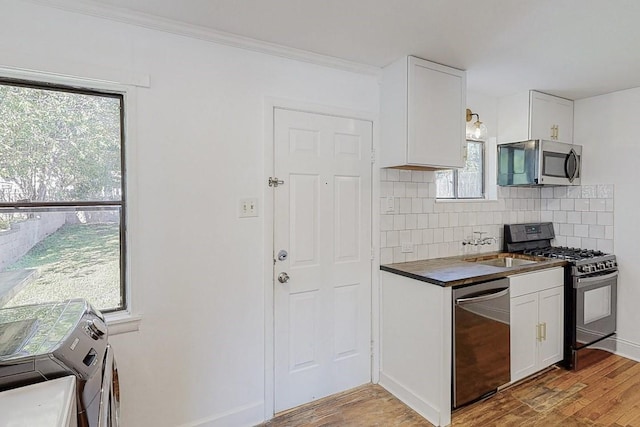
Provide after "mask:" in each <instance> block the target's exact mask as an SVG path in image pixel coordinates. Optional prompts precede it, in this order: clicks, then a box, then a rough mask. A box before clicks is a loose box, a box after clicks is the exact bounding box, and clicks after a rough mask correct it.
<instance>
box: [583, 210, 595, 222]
mask: <svg viewBox="0 0 640 427" xmlns="http://www.w3.org/2000/svg"><path fill="white" fill-rule="evenodd" d="M582 223H583V224H597V223H598V214H597V213H596V212H582Z"/></svg>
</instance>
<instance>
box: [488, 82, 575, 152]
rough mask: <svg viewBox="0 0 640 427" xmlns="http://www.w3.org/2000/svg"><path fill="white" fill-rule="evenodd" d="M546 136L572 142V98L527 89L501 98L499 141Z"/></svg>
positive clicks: (524, 139) (499, 106)
mask: <svg viewBox="0 0 640 427" xmlns="http://www.w3.org/2000/svg"><path fill="white" fill-rule="evenodd" d="M530 139H546V140H551V141H559V142H566V143H573V101H571V100H569V99H564V98H559V97H557V96H553V95H547V94H546V93H541V92H536V91H534V90H531V91H528V92H522V93H517V94H515V95H511V96H507V97H504V98H500V100H499V101H498V143H503V142H517V141H527V140H530Z"/></svg>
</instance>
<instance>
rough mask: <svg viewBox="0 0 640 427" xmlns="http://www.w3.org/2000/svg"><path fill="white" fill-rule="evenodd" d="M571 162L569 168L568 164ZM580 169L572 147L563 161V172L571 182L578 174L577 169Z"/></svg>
mask: <svg viewBox="0 0 640 427" xmlns="http://www.w3.org/2000/svg"><path fill="white" fill-rule="evenodd" d="M570 164H573V169H572V170H571V171H570V170H569V165H570ZM579 170H580V164H579V160H578V155H577V154H576V152H575V150H574V149H573V148H572V149H571V150H569V154H568V155H567V160H565V162H564V172H565V173H566V174H567V178H569V182H573V180H574V179H576V176H577V175H578V171H579Z"/></svg>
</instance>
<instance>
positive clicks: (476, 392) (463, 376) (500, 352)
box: [452, 279, 511, 408]
mask: <svg viewBox="0 0 640 427" xmlns="http://www.w3.org/2000/svg"><path fill="white" fill-rule="evenodd" d="M509 303H510V301H509V281H508V279H499V280H493V281H490V282H485V283H481V284H477V285H471V286H466V287H463V288H458V289H454V290H453V310H452V312H453V375H452V394H453V396H452V398H453V399H452V407H453V408H458V407H460V406H462V405H465V404H467V403H471V402H473V401H476V400H478V399H480V398H483V397H486V396H489V395H491V394H493V393H495V392H496V391H497V389H498V387H500V386H502V385H504V384H507V383H508V382H509V381H511V368H510V366H511V363H510V361H511V359H510V339H509V333H510V331H509V316H510V310H509V306H510V304H509Z"/></svg>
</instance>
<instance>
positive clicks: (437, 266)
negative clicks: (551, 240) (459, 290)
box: [380, 252, 567, 287]
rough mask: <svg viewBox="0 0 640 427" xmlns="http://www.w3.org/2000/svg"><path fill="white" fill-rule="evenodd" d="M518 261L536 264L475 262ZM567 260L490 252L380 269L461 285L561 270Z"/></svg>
mask: <svg viewBox="0 0 640 427" xmlns="http://www.w3.org/2000/svg"><path fill="white" fill-rule="evenodd" d="M506 257H510V258H517V259H525V260H531V261H537V262H536V263H533V264H525V265H519V266H514V267H496V266H493V265H485V264H479V263H476V262H474V261H480V260H491V259H496V258H506ZM566 264H567V262H566V261H563V260H560V259H548V258H541V257H535V256H530V255H522V254H513V253H505V252H489V253H483V254H477V255H461V256H454V257H448V258H435V259H425V260H420V261H411V262H401V263H397V264H387V265H381V266H380V270H382V271H387V272H389V273H395V274H399V275H401V276H406V277H410V278H412V279H416V280H420V281H423V282H427V283H432V284H434V285H438V286H443V287H444V286H460V285H470V284H473V283H479V282H485V281H487V280H493V279H501V278H503V277H507V276H511V275H513V274H520V273H528V272H531V271H536V270H543V269H546V268H552V267H563V266H565V265H566Z"/></svg>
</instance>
